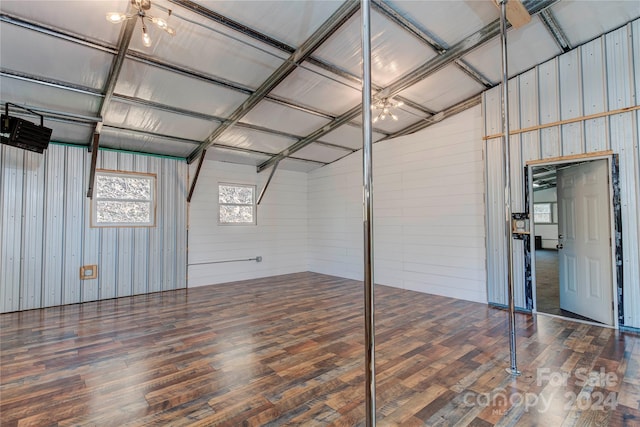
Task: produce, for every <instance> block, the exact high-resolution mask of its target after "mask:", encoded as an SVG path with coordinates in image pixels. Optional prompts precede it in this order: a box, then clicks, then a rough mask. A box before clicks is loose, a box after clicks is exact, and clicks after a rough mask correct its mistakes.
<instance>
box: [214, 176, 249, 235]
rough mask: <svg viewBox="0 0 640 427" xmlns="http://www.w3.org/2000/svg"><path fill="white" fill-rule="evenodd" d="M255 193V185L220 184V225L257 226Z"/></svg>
mask: <svg viewBox="0 0 640 427" xmlns="http://www.w3.org/2000/svg"><path fill="white" fill-rule="evenodd" d="M255 192H256V187H255V186H253V185H242V184H219V185H218V206H219V210H220V215H219V216H218V221H219V223H220V224H236V225H243V224H244V225H247V224H255V223H256V205H255Z"/></svg>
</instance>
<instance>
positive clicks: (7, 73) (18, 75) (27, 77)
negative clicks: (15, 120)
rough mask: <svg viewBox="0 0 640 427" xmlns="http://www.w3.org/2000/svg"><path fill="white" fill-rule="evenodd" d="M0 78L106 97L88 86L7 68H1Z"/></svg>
mask: <svg viewBox="0 0 640 427" xmlns="http://www.w3.org/2000/svg"><path fill="white" fill-rule="evenodd" d="M0 76H2V77H8V78H10V79H15V80H22V81H25V82H29V83H36V84H40V85H44V86H49V87H53V88H56V89H64V90H69V91H73V92H77V93H81V94H83V95H91V96H97V97H104V95H103V94H102V92H101V91H99V90H98V89H93V88H90V87H87V86H81V85H76V84H73V83H67V82H63V81H60V80H55V79H50V78H46V77H40V76H34V75H31V74H27V73H22V72H17V71H13V70H7V69H6V68H0Z"/></svg>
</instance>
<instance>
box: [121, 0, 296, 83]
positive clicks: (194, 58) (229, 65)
mask: <svg viewBox="0 0 640 427" xmlns="http://www.w3.org/2000/svg"><path fill="white" fill-rule="evenodd" d="M162 4H165V3H162ZM166 4H167V6H166V7H168V8H172V6H171V5H170V4H169V3H166ZM174 8H175V7H174ZM161 10H162V9H161V8H159V7H158V6H157V5H156V2H154V3H153V7H152V8H151V10H150V12H149V13H150V14H152V15H154V16H156V15H157V16H161V17H164V16H166V14H164V13H162V12H161ZM169 25H170V26H172V27H173V28H174V29H175V31H176V35H175V36H173V37H172V36H170V35H168V34H166V33H165V32H163V31H161V30H159V29H158V28H156V27H155V26H153V25H150V26H148V31H149V34H150V36H151V39H152V44H151V46H150V47H144V46H143V44H142V27H141V25H140V22H138V24H137V27H136V30H135V33H134V36H133V39H132V40H131V45H130V49H131V50H134V51H138V52H141V53H144V54H148V55H151V56H153V57H154V58H158V59H159V60H161V61H165V62H168V63H171V64H176V65H180V66H183V67H187V68H191V69H193V70H197V71H201V72H203V73H207V74H209V75H213V76H216V77H218V78H222V79H227V80H229V81H233V82H236V83H239V84H241V85H244V86H248V87H251V88H257V87H258V86H260V84H261V83H262V82H263V81H264V80H265V79H266V78H267V77H269V75H270V74H271V73H272V72H273V71H274V70H275V69H276V68H278V67H279V66H280V65H281V64H282V63H283V62H284V58H286V56H287V54H285V53H283V52H281V51H279V50H277V49H275V48H272V47H271V46H269V45H267V44H264V43H261V42H259V41H257V40H253V39H251V38H249V37H247V36H244V35H242V34H239V33H237V32H234V31H232V30H229V29H227V28H225V27H223V26H221V25H219V24H217V23H215V22H212V21H210V20H207V19H206V18H204V17H202V16H199V15H196V14H194V13H192V12H189V11H186V10H184V9H182V8H177V9H175V10H174V11H173V14H172V15H171V18H170V19H169Z"/></svg>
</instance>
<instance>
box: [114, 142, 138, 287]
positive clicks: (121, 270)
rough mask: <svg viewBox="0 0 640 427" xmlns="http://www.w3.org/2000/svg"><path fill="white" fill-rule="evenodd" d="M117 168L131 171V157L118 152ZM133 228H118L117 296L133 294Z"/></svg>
mask: <svg viewBox="0 0 640 427" xmlns="http://www.w3.org/2000/svg"><path fill="white" fill-rule="evenodd" d="M118 170H121V171H128V172H132V171H134V169H133V158H132V156H131V155H130V154H127V153H118ZM133 231H134V229H133V228H118V257H117V261H116V262H117V264H116V265H117V269H116V271H117V275H118V289H117V291H116V294H117V296H118V297H126V296H129V295H132V294H133V269H132V264H134V260H133V259H132V258H133V257H134V256H135V254H134V252H133V250H132V249H133V248H132V246H133Z"/></svg>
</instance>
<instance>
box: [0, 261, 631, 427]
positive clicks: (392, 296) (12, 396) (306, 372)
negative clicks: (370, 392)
mask: <svg viewBox="0 0 640 427" xmlns="http://www.w3.org/2000/svg"><path fill="white" fill-rule="evenodd" d="M362 295H363V293H362V285H361V283H359V282H356V281H351V280H346V279H340V278H336V277H330V276H325V275H320V274H313V273H300V274H292V275H286V276H279V277H274V278H268V279H260V280H252V281H245V282H236V283H233V284H226V285H218V286H208V287H202V288H195V289H190V290H188V291H186V290H182V291H170V292H165V293H159V294H153V295H145V296H137V297H130V298H122V299H117V300H110V301H101V302H95V303H86V304H83V305H73V306H66V307H58V308H50V309H43V310H33V311H28V312H23V313H11V314H4V315H2V316H0V326H1V332H0V339H1V355H0V356H1V359H0V362H1V368H0V375H1V377H0V382H1V389H0V392H1V394H0V411H1V412H0V424H1V425H2V426H15V425H19V426H35V425H60V426H72V425H74V426H84V425H87V426H141V425H151V426H164V425H172V426H182V425H195V426H212V425H219V426H240V425H246V426H258V425H267V426H282V425H309V426H360V425H364V375H363V366H364V364H363V354H364V352H363V326H362V325H363V317H362V310H361V306H362V300H363V296H362ZM376 309H377V319H376V328H377V334H376V345H377V353H376V354H377V376H376V378H377V408H378V425H381V426H392V425H401V426H421V425H429V426H453V425H459V426H464V425H469V426H492V425H505V426H506V425H509V426H529V425H530V426H536V425H540V426H545V427H552V426H561V425H567V426H586V425H600V426H602V425H604V426H606V425H610V426H640V338H639V337H638V335H634V334H629V333H620V332H617V331H615V330H612V329H607V328H600V327H596V326H591V325H585V324H579V323H573V322H569V321H563V320H560V319H555V318H550V317H543V316H540V317H537V318H536V317H532V316H528V315H523V314H519V315H518V317H517V327H518V347H519V354H518V356H519V368H520V369H521V371H522V372H523V375H522V376H521V377H519V378H517V379H514V378H512V377H511V376H510V375H509V374H508V373H507V372H506V371H505V368H506V367H507V366H508V360H509V352H508V348H509V346H508V341H507V339H506V332H505V331H506V328H507V323H506V313H505V312H504V311H501V310H496V309H492V308H489V307H487V306H486V305H484V304H477V303H470V302H465V301H460V300H455V299H449V298H444V297H438V296H432V295H425V294H419V293H415V292H411V291H405V290H400V289H394V288H389V287H384V286H377V287H376Z"/></svg>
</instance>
